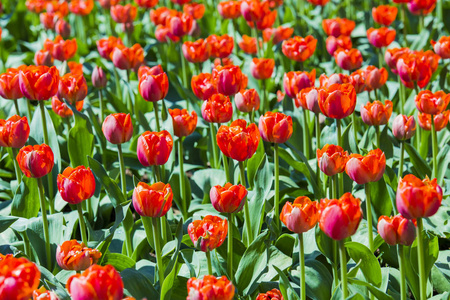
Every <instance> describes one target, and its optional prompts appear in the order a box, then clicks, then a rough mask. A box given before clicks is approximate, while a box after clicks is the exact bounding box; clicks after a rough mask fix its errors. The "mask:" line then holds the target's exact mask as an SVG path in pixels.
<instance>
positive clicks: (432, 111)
mask: <svg viewBox="0 0 450 300" xmlns="http://www.w3.org/2000/svg"><path fill="white" fill-rule="evenodd" d="M415 102H416V107H417V109H418V110H419V111H420V112H421V113H424V114H429V115H438V114H440V113H442V112H443V111H444V110H445V109H446V108H447V106H448V104H449V103H450V94H446V93H444V92H443V91H438V92H436V93H433V92H431V91H429V90H425V91H420V92H419V94H418V95H417V96H416V98H415Z"/></svg>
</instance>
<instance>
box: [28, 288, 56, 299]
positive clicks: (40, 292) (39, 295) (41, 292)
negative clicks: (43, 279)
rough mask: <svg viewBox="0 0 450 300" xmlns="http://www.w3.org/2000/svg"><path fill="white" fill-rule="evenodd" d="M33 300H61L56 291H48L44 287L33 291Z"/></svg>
mask: <svg viewBox="0 0 450 300" xmlns="http://www.w3.org/2000/svg"><path fill="white" fill-rule="evenodd" d="M33 300H59V298H58V296H57V295H56V293H55V292H54V291H47V290H46V289H45V287H44V286H41V287H40V288H39V289H36V290H34V291H33Z"/></svg>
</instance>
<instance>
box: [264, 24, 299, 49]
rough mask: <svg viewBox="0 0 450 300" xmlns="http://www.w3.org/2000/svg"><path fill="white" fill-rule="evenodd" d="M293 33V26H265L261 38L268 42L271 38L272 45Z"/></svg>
mask: <svg viewBox="0 0 450 300" xmlns="http://www.w3.org/2000/svg"><path fill="white" fill-rule="evenodd" d="M293 33H294V28H291V27H283V26H279V27H277V28H267V29H264V31H263V40H264V42H268V41H270V40H272V44H273V45H277V44H279V43H281V42H282V41H284V40H287V39H288V38H290V37H291V36H292V34H293Z"/></svg>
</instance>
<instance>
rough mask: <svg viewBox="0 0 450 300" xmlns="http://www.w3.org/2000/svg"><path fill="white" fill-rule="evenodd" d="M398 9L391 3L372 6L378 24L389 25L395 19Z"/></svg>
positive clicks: (374, 18) (373, 15)
mask: <svg viewBox="0 0 450 300" xmlns="http://www.w3.org/2000/svg"><path fill="white" fill-rule="evenodd" d="M397 12H398V9H397V7H395V6H391V5H380V6H378V7H374V8H372V17H373V20H374V21H375V22H377V23H378V24H381V25H384V26H389V25H391V24H392V22H394V21H395V18H396V17H397Z"/></svg>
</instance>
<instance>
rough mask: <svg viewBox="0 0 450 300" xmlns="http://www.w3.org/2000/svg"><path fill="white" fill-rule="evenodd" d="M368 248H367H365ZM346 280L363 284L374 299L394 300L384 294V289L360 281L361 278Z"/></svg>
mask: <svg viewBox="0 0 450 300" xmlns="http://www.w3.org/2000/svg"><path fill="white" fill-rule="evenodd" d="M367 250H369V249H367ZM348 282H349V283H351V284H357V285H362V286H365V287H366V288H368V289H369V291H370V293H372V294H373V295H374V296H375V297H376V299H379V300H394V298H392V296H390V295H388V294H386V293H385V292H384V291H382V290H380V289H379V288H378V287H376V286H374V285H373V284H371V283H367V282H365V281H361V280H357V279H353V278H349V279H348Z"/></svg>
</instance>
